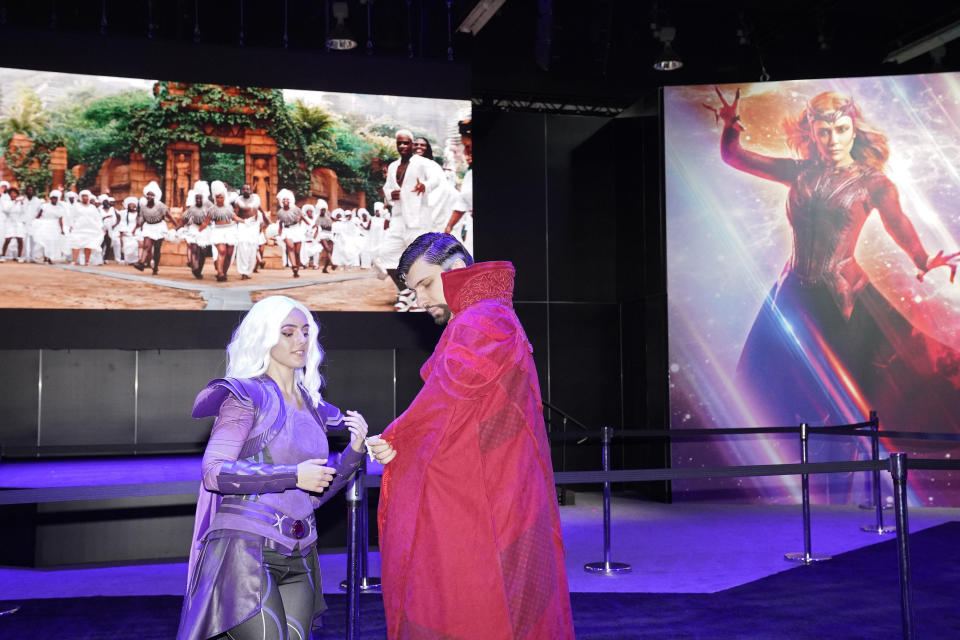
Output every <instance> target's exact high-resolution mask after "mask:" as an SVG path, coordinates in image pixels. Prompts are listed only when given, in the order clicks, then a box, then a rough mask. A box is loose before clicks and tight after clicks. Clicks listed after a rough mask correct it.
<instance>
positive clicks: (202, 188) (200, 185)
mask: <svg viewBox="0 0 960 640" xmlns="http://www.w3.org/2000/svg"><path fill="white" fill-rule="evenodd" d="M193 192H194V194H197V193H202V194H203V195H204V196H208V195H210V185H209V184H207V182H206V180H197V181H196V182H194V183H193Z"/></svg>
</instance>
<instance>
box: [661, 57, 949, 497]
mask: <svg viewBox="0 0 960 640" xmlns="http://www.w3.org/2000/svg"><path fill="white" fill-rule="evenodd" d="M945 83H946V84H945ZM948 87H949V74H944V75H942V76H917V77H901V78H867V79H850V80H843V81H840V80H836V81H816V82H814V81H795V82H785V83H771V84H769V85H745V86H733V87H689V88H678V89H673V90H670V91H668V93H667V98H668V103H669V104H670V105H671V106H673V105H676V106H677V107H678V108H679V110H680V111H679V113H682V114H683V115H682V116H679V115H678V116H672V117H668V119H667V127H666V133H667V140H668V144H667V167H668V180H667V184H668V217H667V219H668V243H669V245H670V258H669V261H668V268H669V271H670V284H669V286H670V291H671V294H672V304H671V310H670V313H671V318H672V319H673V320H675V322H674V324H673V326H674V327H675V328H674V329H673V331H672V333H671V336H670V349H671V381H672V387H671V389H672V391H671V403H672V404H671V414H672V424H674V425H675V426H681V425H683V426H729V425H733V424H738V425H739V424H743V425H755V426H782V425H797V424H799V423H801V422H806V423H807V424H810V425H829V424H843V423H854V422H859V421H863V420H866V419H867V418H868V417H869V413H870V411H877V412H878V414H879V416H880V417H881V420H882V421H883V424H884V425H887V426H888V428H896V427H905V426H910V427H911V428H915V429H923V430H926V431H945V432H951V433H956V432H960V419H958V418H957V416H956V412H955V410H954V408H955V407H956V406H957V404H958V402H960V352H958V349H960V321H958V315H957V309H958V306H960V285H958V284H956V283H954V279H955V274H956V270H957V264H958V262H960V225H957V223H956V222H955V219H954V218H953V217H952V214H951V212H952V211H953V210H954V208H955V206H954V204H953V203H954V202H955V197H956V196H957V194H958V193H960V180H957V178H956V175H955V173H954V172H953V171H952V170H951V165H950V163H949V160H948V158H947V156H945V155H944V154H943V153H941V152H940V151H939V150H940V149H943V148H946V147H947V146H950V145H956V144H957V143H958V141H960V140H958V136H957V133H956V132H955V131H953V130H949V129H945V128H944V127H943V126H942V125H941V124H940V120H939V118H935V117H933V116H932V114H933V113H934V112H935V111H936V110H939V109H941V108H942V109H946V110H950V109H955V104H956V101H955V100H953V99H950V100H947V96H949V95H951V91H950V90H949V88H948ZM941 88H942V89H941ZM953 93H954V94H955V93H956V90H955V89H954V90H953ZM693 107H697V109H694V108H693ZM667 113H670V111H669V110H667ZM694 122H696V124H694ZM681 123H682V124H681ZM687 127H691V129H690V130H689V131H687V130H686V128H687ZM718 129H719V131H718ZM918 132H925V133H926V134H927V135H925V136H923V137H921V138H918V137H917V136H916V134H917V133H918ZM934 133H935V135H931V134H934ZM710 136H713V142H712V143H710V141H709V137H710ZM694 140H695V141H696V142H693V141H694ZM702 146H711V147H712V149H713V150H712V152H711V155H712V157H713V159H712V160H710V161H708V162H706V163H703V161H702V158H701V159H700V160H698V161H697V162H700V163H701V165H702V168H700V169H697V168H695V167H694V164H695V163H694V161H693V157H692V156H691V153H693V152H694V149H697V150H699V149H700V148H701V147H702ZM731 171H733V172H734V173H732V174H731ZM934 176H937V177H936V182H934V181H933V180H934ZM693 184H696V185H697V188H696V189H695V190H693V191H692V192H688V193H686V194H684V193H683V192H682V191H683V189H684V188H686V187H688V186H690V185H693ZM784 210H785V212H786V215H785V216H784V215H783V212H784ZM693 252H698V253H699V256H700V258H701V260H700V261H698V262H693V261H691V258H692V255H693ZM705 256H713V259H714V260H716V261H722V262H723V264H724V265H726V266H729V265H734V268H733V269H731V270H730V271H729V273H730V274H739V277H740V279H741V282H745V283H747V284H748V286H747V287H744V286H742V285H741V286H738V287H734V286H731V287H730V288H729V289H727V288H725V287H724V286H723V283H722V282H714V283H713V286H712V287H711V289H713V291H714V293H708V292H707V291H706V290H704V285H705V284H706V283H707V282H708V281H710V280H713V279H715V278H708V277H706V274H705V273H704V272H703V271H702V267H699V266H698V263H699V264H703V265H704V266H706V264H708V263H709V262H710V260H704V257H705ZM713 273H716V272H715V271H713ZM697 274H699V277H700V278H703V279H702V280H700V282H699V284H695V283H694V280H693V279H694V278H696V277H697ZM720 277H721V278H723V277H724V276H720ZM771 285H772V286H771ZM716 291H724V294H723V295H717V294H716V293H715V292H716ZM694 309H696V311H695V313H696V314H697V315H698V316H699V322H697V323H692V322H690V320H691V319H692V317H691V315H690V314H691V313H694ZM747 309H750V310H751V311H749V312H748V311H747ZM749 313H753V314H754V316H753V317H748V315H747V314H749ZM704 360H707V361H708V362H710V364H711V366H709V367H706V368H704V367H699V366H695V365H694V363H695V362H703V361H704ZM707 387H713V388H716V389H720V388H726V389H728V390H730V391H731V392H732V394H731V395H729V396H726V397H725V396H724V395H722V394H715V395H712V396H711V400H710V401H709V402H704V400H703V393H702V390H703V389H704V388H707ZM693 389H699V390H700V393H699V395H700V399H699V400H698V401H697V402H696V403H691V402H690V399H691V398H692V393H693V392H692V390H693ZM728 398H729V399H728ZM787 446H788V447H789V445H787ZM892 446H894V445H892V444H891V443H890V442H884V447H885V448H889V447H892ZM896 448H897V449H898V450H904V448H907V449H908V450H910V451H913V452H919V451H925V452H928V453H929V452H930V451H936V452H941V453H943V454H944V455H949V454H950V450H951V449H952V448H953V447H951V446H950V445H949V443H948V444H929V443H926V444H925V443H916V442H914V443H906V442H904V443H896ZM720 449H723V450H724V451H723V452H721V453H719V455H721V456H722V458H723V459H724V460H725V461H726V462H730V458H731V457H732V458H733V459H735V460H736V461H737V464H761V463H770V462H781V461H786V460H787V459H788V458H790V459H792V456H794V455H795V454H794V452H793V450H792V448H788V449H786V450H781V449H780V448H779V447H777V446H770V445H769V444H765V445H751V444H749V443H736V444H733V443H729V444H725V445H721V446H720ZM693 450H697V451H698V452H699V453H698V454H697V455H696V456H691V455H689V453H690V451H693ZM714 453H717V452H714ZM705 455H709V454H704V453H703V452H702V448H701V449H697V447H696V445H680V446H679V447H677V449H676V451H675V458H676V459H677V463H678V465H682V464H690V463H691V462H696V463H698V464H703V463H705V462H706V461H707V458H706V457H705ZM812 455H814V456H816V459H818V460H832V459H857V458H862V457H865V456H866V455H868V451H867V449H866V448H865V446H864V445H863V444H862V443H858V442H855V441H850V440H846V441H844V442H843V443H840V442H839V440H837V439H830V440H829V442H825V441H818V442H817V443H816V445H815V446H814V451H813V453H812ZM691 458H693V459H691ZM922 475H923V474H917V479H915V480H914V486H913V488H914V491H915V493H914V496H913V497H914V499H915V500H917V501H922V502H924V504H931V502H932V501H936V500H937V498H938V496H940V495H941V491H949V489H948V488H946V485H945V487H944V489H943V490H941V489H939V488H931V487H930V486H929V484H928V483H925V482H924V480H923V479H922ZM744 484H748V483H746V482H744ZM771 484H772V485H773V486H771ZM794 484H795V482H794V481H793V480H779V481H775V482H773V483H771V482H770V481H764V482H759V481H758V482H757V483H756V484H754V483H753V482H750V483H749V485H750V486H751V487H753V488H759V487H761V485H764V486H765V488H762V489H760V492H761V494H765V495H766V497H777V494H778V492H782V491H786V492H787V493H789V492H791V491H795V487H794ZM817 486H818V491H817V493H818V494H819V495H818V499H821V500H824V501H827V502H830V503H846V502H849V501H853V500H856V499H858V498H862V497H864V496H860V495H857V494H858V492H860V491H862V490H863V487H862V486H861V485H860V484H858V483H856V482H855V481H854V478H853V476H852V475H851V474H848V475H846V476H836V477H832V478H830V479H829V480H823V481H821V482H819V483H818V485H817ZM767 492H770V493H767Z"/></svg>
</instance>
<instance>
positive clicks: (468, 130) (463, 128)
mask: <svg viewBox="0 0 960 640" xmlns="http://www.w3.org/2000/svg"><path fill="white" fill-rule="evenodd" d="M457 128H458V129H459V130H460V135H461V136H471V137H472V136H473V121H472V119H471V118H465V119H463V120H461V121H460V122H458V123H457Z"/></svg>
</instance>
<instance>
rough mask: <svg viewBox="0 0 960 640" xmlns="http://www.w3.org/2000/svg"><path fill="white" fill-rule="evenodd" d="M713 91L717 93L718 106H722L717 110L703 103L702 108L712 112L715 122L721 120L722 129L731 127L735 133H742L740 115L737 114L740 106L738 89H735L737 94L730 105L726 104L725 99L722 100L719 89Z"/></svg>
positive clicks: (715, 88)
mask: <svg viewBox="0 0 960 640" xmlns="http://www.w3.org/2000/svg"><path fill="white" fill-rule="evenodd" d="M713 90H714V91H716V92H717V97H718V98H720V104H721V105H723V106H721V107H720V108H719V109H718V108H717V107H714V106H713V105H709V104H707V103H706V102H704V103H703V106H704V107H705V108H707V109H709V110H710V111H713V115H714V116H715V117H716V118H717V122H720V121H721V120H723V126H724V127H733V128H734V129H736V130H737V131H743V125H742V124H740V114H738V113H737V107H738V106H739V105H740V88H739V87H738V88H737V93H736V94H735V95H734V97H733V102H732V103H728V102H727V101H726V99H724V97H723V94H722V93H720V87H714V88H713Z"/></svg>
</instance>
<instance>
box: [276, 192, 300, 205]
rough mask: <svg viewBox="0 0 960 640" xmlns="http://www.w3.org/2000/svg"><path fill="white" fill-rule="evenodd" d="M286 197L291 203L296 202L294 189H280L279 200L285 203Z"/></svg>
mask: <svg viewBox="0 0 960 640" xmlns="http://www.w3.org/2000/svg"><path fill="white" fill-rule="evenodd" d="M284 198H286V199H287V200H289V201H290V204H296V202H295V201H294V197H293V191H290V189H280V191H279V192H278V193H277V202H279V203H280V204H283V200H284Z"/></svg>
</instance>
